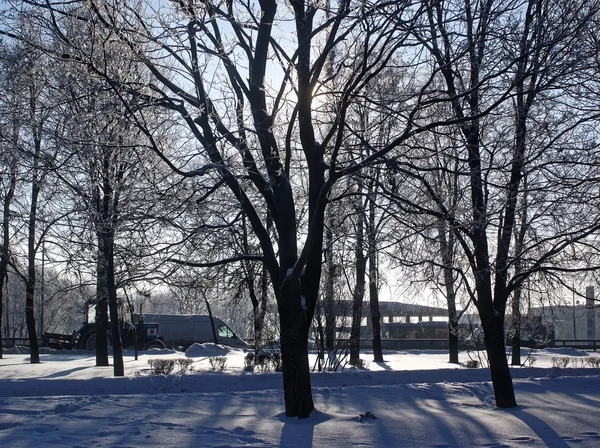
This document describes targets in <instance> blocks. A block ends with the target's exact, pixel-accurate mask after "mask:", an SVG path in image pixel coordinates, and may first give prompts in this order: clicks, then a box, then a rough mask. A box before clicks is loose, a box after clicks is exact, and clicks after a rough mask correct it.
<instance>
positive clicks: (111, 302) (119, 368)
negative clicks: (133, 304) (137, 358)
mask: <svg viewBox="0 0 600 448" xmlns="http://www.w3.org/2000/svg"><path fill="white" fill-rule="evenodd" d="M113 239H114V234H113V232H112V231H107V232H106V233H105V235H104V248H105V250H106V289H107V292H108V308H109V311H110V325H111V336H112V337H111V339H112V347H113V372H114V376H125V366H124V364H123V344H122V341H121V322H120V319H119V311H118V303H117V288H116V285H115V269H114V249H113V246H114V240H113Z"/></svg>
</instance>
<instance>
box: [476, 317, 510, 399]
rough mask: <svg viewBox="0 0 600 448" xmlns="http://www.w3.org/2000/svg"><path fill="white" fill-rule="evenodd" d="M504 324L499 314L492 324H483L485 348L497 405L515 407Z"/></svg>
mask: <svg viewBox="0 0 600 448" xmlns="http://www.w3.org/2000/svg"><path fill="white" fill-rule="evenodd" d="M482 323H483V322H482ZM503 325H504V319H502V318H500V317H499V316H496V318H494V319H493V322H492V323H491V325H490V324H489V323H488V324H487V325H486V324H483V327H484V332H485V333H484V335H485V348H486V352H487V356H488V361H489V364H490V372H491V375H492V384H493V386H494V397H495V398H496V406H498V407H499V408H514V407H516V406H517V402H516V400H515V391H514V388H513V383H512V377H511V374H510V368H509V367H508V361H507V359H506V347H505V345H504V328H503ZM486 327H487V328H486Z"/></svg>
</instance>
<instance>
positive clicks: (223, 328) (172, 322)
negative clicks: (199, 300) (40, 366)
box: [42, 314, 248, 350]
mask: <svg viewBox="0 0 600 448" xmlns="http://www.w3.org/2000/svg"><path fill="white" fill-rule="evenodd" d="M213 323H214V332H213ZM136 332H137V341H138V348H141V349H144V350H148V349H151V348H165V347H169V348H176V347H181V348H183V349H187V348H188V347H189V346H190V345H192V344H193V343H195V342H198V343H204V342H215V335H216V342H217V343H218V344H222V345H228V346H230V347H237V348H247V347H248V344H246V342H245V341H243V340H242V339H240V338H239V337H238V336H237V335H236V334H235V333H234V332H233V331H232V330H231V328H229V326H228V325H227V324H226V323H225V322H223V321H222V320H221V319H219V318H218V317H213V318H212V322H211V319H210V316H207V315H198V314H190V315H181V314H146V315H143V316H141V317H140V316H139V315H137V314H136V315H134V322H133V325H132V324H130V323H125V324H124V325H123V328H122V330H121V339H122V342H123V346H124V347H130V346H133V345H134V344H135V336H136ZM107 337H108V343H109V344H111V343H112V341H111V334H110V327H109V329H108V335H107ZM42 345H43V346H46V347H51V348H63V349H73V348H75V349H81V350H94V349H95V348H96V324H95V323H93V322H90V323H84V324H83V325H82V326H81V327H80V328H79V330H77V331H74V332H73V334H70V335H69V334H58V333H44V335H43V336H42Z"/></svg>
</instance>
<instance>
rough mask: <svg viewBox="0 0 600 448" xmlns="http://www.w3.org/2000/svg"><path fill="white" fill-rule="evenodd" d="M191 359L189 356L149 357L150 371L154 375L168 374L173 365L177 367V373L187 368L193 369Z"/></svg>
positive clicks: (185, 370) (183, 371)
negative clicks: (175, 357)
mask: <svg viewBox="0 0 600 448" xmlns="http://www.w3.org/2000/svg"><path fill="white" fill-rule="evenodd" d="M193 363H194V360H193V359H190V358H177V359H172V358H171V359H165V358H162V359H161V358H159V359H149V360H148V364H150V371H151V372H152V373H153V374H154V375H168V374H169V373H171V372H172V371H173V369H174V368H175V366H177V368H178V369H179V373H185V372H187V371H188V370H193V367H191V366H192V364H193Z"/></svg>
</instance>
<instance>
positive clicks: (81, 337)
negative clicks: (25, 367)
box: [42, 320, 165, 351]
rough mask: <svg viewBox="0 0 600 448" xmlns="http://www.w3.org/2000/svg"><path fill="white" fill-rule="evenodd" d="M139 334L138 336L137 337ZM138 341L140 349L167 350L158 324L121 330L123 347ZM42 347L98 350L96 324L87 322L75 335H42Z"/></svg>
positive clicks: (132, 326)
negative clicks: (159, 332)
mask: <svg viewBox="0 0 600 448" xmlns="http://www.w3.org/2000/svg"><path fill="white" fill-rule="evenodd" d="M136 332H137V335H136ZM136 336H137V340H138V348H139V349H143V350H149V349H151V348H165V343H164V342H163V341H162V337H160V336H159V334H158V324H156V323H144V321H143V320H141V321H139V322H138V323H137V324H136V325H135V326H134V325H131V324H130V323H128V322H126V323H124V324H123V328H122V329H121V339H122V341H123V347H131V346H134V345H135V340H136ZM107 337H108V344H109V345H111V344H112V338H111V334H110V328H109V329H108V336H107ZM42 346H43V347H50V348H54V349H66V350H72V349H79V350H90V351H92V350H95V349H96V324H95V323H94V322H85V323H83V324H82V325H81V327H80V328H79V330H76V331H74V332H73V334H60V333H48V332H45V333H44V334H43V335H42Z"/></svg>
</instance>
